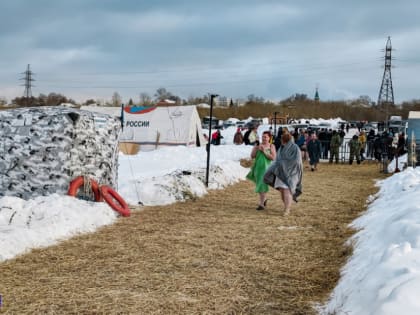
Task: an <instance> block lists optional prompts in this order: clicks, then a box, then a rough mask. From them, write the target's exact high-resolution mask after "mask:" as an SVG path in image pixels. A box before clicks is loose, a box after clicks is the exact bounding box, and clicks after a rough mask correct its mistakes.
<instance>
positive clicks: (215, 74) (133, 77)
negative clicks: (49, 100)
mask: <svg viewBox="0 0 420 315" xmlns="http://www.w3.org/2000/svg"><path fill="white" fill-rule="evenodd" d="M419 21H420V1H418V0H403V1H388V0H381V1H379V0H371V1H365V0H352V1H340V0H330V1H322V0H319V1H313V0H301V1H298V0H293V1H288V0H286V1H282V0H276V1H274V0H255V1H251V0H208V1H200V0H153V1H152V0H144V1H143V0H132V1H131V0H130V1H129V0H68V1H67V0H66V1H65V0H37V1H30V0H1V1H0V42H1V49H0V97H6V98H7V99H8V100H11V99H12V98H14V97H16V96H22V95H23V92H24V87H23V86H21V85H22V84H23V83H24V81H23V80H20V79H21V78H23V76H24V75H23V74H22V72H24V71H25V70H26V67H27V64H30V67H31V70H32V71H33V72H34V77H33V78H34V79H35V80H36V81H34V82H33V84H34V87H32V94H33V95H34V96H38V95H39V94H40V93H43V94H48V93H50V92H57V93H61V94H64V95H65V96H67V97H70V98H73V99H75V100H77V101H84V100H86V99H90V98H93V99H105V100H110V99H111V97H112V94H113V93H114V92H118V93H119V94H120V95H121V96H122V98H123V101H124V102H127V101H128V99H129V98H133V100H134V101H135V102H138V101H139V94H140V93H142V92H145V93H148V94H149V95H150V96H153V95H154V94H155V92H156V90H157V89H158V88H160V87H164V88H166V89H167V90H168V91H170V92H171V93H172V94H175V95H178V96H180V97H181V98H185V99H187V98H188V97H189V96H202V95H205V94H208V93H216V94H219V95H223V96H227V97H233V98H246V97H247V96H248V95H250V94H254V95H255V96H260V97H264V98H265V99H270V100H275V101H278V100H281V99H284V98H286V97H289V96H290V95H292V94H294V93H304V94H307V95H308V96H309V97H311V98H312V97H313V96H314V94H315V88H316V86H318V87H319V94H320V98H321V100H343V99H353V98H357V97H358V96H360V95H368V96H370V97H371V99H372V100H373V101H377V98H378V94H379V89H380V85H381V82H382V76H383V72H384V68H383V65H384V59H383V57H384V48H385V44H386V41H387V38H388V36H391V41H392V47H393V49H395V50H393V51H392V56H393V58H394V60H393V61H392V65H393V68H392V83H393V88H394V96H395V102H396V103H400V102H402V101H409V100H412V99H420V89H419V87H420V84H419V83H420V75H419V73H420V40H419V39H420V22H419Z"/></svg>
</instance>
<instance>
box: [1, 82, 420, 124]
mask: <svg viewBox="0 0 420 315" xmlns="http://www.w3.org/2000/svg"><path fill="white" fill-rule="evenodd" d="M162 100H170V101H173V102H174V103H175V104H176V105H188V104H196V105H197V104H203V103H204V104H209V103H210V97H209V95H208V94H206V95H203V96H200V97H192V96H191V97H189V98H187V99H181V98H180V97H179V96H176V95H174V94H173V93H171V92H170V91H168V90H167V89H165V88H159V89H157V90H156V93H155V94H154V95H153V97H152V96H150V95H149V94H147V93H140V95H139V102H137V103H136V102H134V101H133V100H132V99H129V101H128V103H127V105H133V106H134V105H153V104H156V103H158V102H160V101H162ZM5 103H6V102H5V100H2V105H5ZM62 103H72V104H76V105H90V104H98V103H99V102H98V100H94V99H88V100H86V101H85V102H83V104H77V103H76V102H75V101H74V100H72V99H71V98H68V97H66V96H64V95H62V94H59V93H50V94H48V95H45V94H40V95H39V96H38V97H31V98H29V99H28V98H26V97H16V98H14V99H13V100H12V107H28V106H57V105H60V104H62ZM121 103H122V98H121V96H120V95H119V93H118V92H114V93H113V95H112V97H111V101H108V102H105V103H102V104H100V105H103V106H120V105H121ZM197 109H198V112H199V115H200V117H204V116H208V115H209V109H208V108H202V107H198V108H197ZM416 110H417V111H420V100H412V101H406V102H403V103H402V104H400V105H392V104H387V105H377V104H375V103H374V102H372V101H371V100H370V98H369V97H368V96H360V97H359V98H358V99H355V100H351V101H315V100H313V99H310V98H308V97H307V95H306V94H299V93H297V94H294V95H292V96H290V97H288V98H286V99H283V100H281V101H279V102H272V101H269V100H265V99H264V98H263V97H259V96H255V95H254V94H250V95H248V97H247V99H246V100H245V101H244V104H243V106H238V104H237V103H234V102H231V103H230V104H225V106H223V107H221V106H217V99H216V102H215V106H214V108H213V115H214V116H216V117H217V118H219V119H223V120H226V119H228V118H231V117H235V118H238V119H247V118H248V117H250V116H252V117H256V118H260V117H267V116H268V117H274V116H276V117H286V116H287V117H289V118H302V117H307V118H324V119H328V118H331V117H340V118H342V119H345V120H368V121H384V120H387V117H389V116H391V115H398V116H402V117H403V119H406V118H407V117H408V112H409V111H416Z"/></svg>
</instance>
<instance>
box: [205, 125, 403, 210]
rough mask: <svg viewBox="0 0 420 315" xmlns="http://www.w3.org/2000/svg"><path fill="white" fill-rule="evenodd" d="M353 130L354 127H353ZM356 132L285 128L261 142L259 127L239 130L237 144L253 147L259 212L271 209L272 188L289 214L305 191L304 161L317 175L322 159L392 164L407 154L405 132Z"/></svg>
mask: <svg viewBox="0 0 420 315" xmlns="http://www.w3.org/2000/svg"><path fill="white" fill-rule="evenodd" d="M353 128H354V127H353ZM355 128H357V129H356V131H355V133H354V135H353V136H352V137H351V138H346V139H349V140H348V141H345V136H346V135H347V136H348V135H349V131H350V130H349V129H350V127H349V124H347V125H344V124H341V125H340V126H339V128H337V129H335V130H333V129H332V128H331V129H329V128H319V129H314V130H313V129H311V128H306V129H305V128H301V129H299V128H295V129H294V130H289V129H288V128H286V127H284V128H280V129H279V130H278V132H277V134H276V135H275V134H274V133H273V132H272V128H271V127H270V129H269V130H267V131H264V132H263V134H262V136H261V143H260V142H259V135H258V125H254V126H251V127H250V128H248V129H247V130H246V131H245V132H243V131H242V130H241V128H237V130H236V132H235V134H234V136H233V143H234V144H236V145H251V146H253V148H252V150H251V155H250V157H251V158H252V159H253V160H254V163H253V166H252V167H251V170H250V172H249V173H248V175H247V178H248V179H249V180H251V181H253V182H254V183H255V192H256V193H258V196H259V199H258V206H257V208H256V209H257V210H264V209H265V207H266V206H267V198H266V196H267V192H268V190H269V186H271V187H273V188H275V189H276V190H278V191H279V192H280V196H281V199H282V201H283V204H284V211H283V214H284V215H287V214H289V213H290V210H291V206H292V201H293V200H294V201H295V202H297V197H298V196H299V195H300V194H301V193H302V174H303V167H304V165H305V163H306V162H307V163H308V166H307V167H308V168H310V170H311V171H312V172H314V171H317V170H318V165H319V162H320V160H321V159H323V160H328V162H329V163H337V164H338V163H340V161H341V162H343V163H348V164H350V165H352V164H353V162H354V161H355V162H356V164H360V163H362V162H363V161H364V160H366V159H369V160H376V161H378V162H383V161H384V162H385V161H390V160H392V159H393V158H394V156H400V155H402V154H404V153H405V152H406V151H405V145H406V144H405V135H404V133H403V132H402V133H394V132H393V131H392V130H388V131H383V132H381V133H380V132H375V130H374V129H370V130H369V131H368V132H367V131H366V130H365V129H364V128H363V125H362V124H360V125H357V126H355ZM211 138H212V139H211V142H212V144H215V145H218V144H220V140H221V139H222V138H223V136H222V135H221V133H220V130H216V131H215V132H214V133H213V134H212V137H211Z"/></svg>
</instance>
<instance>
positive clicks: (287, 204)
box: [281, 188, 293, 214]
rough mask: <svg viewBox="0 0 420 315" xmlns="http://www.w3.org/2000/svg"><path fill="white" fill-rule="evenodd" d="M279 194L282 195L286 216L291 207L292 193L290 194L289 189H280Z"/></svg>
mask: <svg viewBox="0 0 420 315" xmlns="http://www.w3.org/2000/svg"><path fill="white" fill-rule="evenodd" d="M281 194H282V199H283V203H284V209H285V212H286V213H287V214H288V212H289V211H290V208H291V206H292V200H293V198H292V193H291V192H290V189H284V188H282V189H281Z"/></svg>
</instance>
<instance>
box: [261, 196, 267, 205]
mask: <svg viewBox="0 0 420 315" xmlns="http://www.w3.org/2000/svg"><path fill="white" fill-rule="evenodd" d="M266 195H267V194H266V193H260V206H262V207H264V202H265V199H266Z"/></svg>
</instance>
